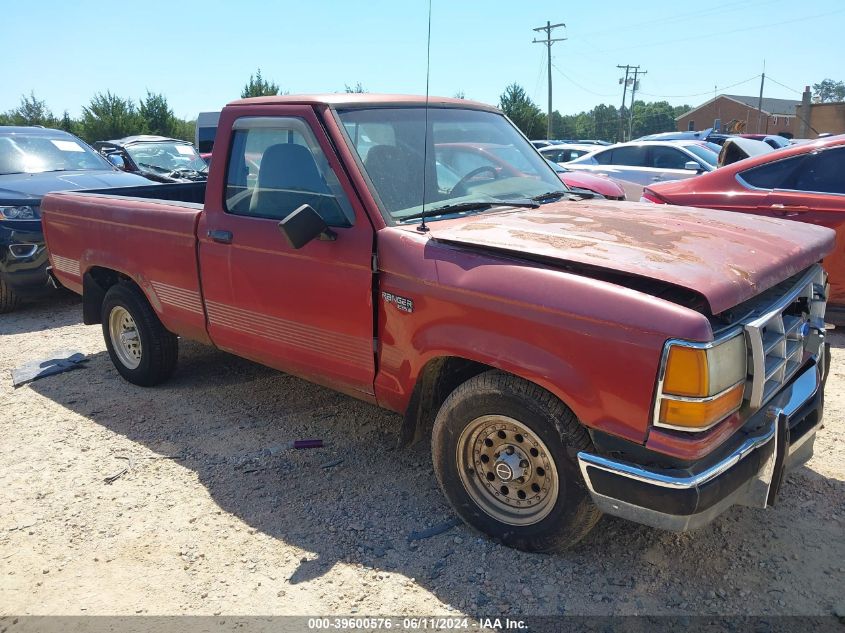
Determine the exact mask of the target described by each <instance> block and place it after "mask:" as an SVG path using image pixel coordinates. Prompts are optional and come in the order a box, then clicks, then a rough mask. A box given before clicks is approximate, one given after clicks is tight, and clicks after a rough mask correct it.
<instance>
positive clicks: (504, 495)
mask: <svg viewBox="0 0 845 633" xmlns="http://www.w3.org/2000/svg"><path fill="white" fill-rule="evenodd" d="M456 457H457V465H458V473H459V475H460V478H461V483H462V484H463V486H464V490H466V492H467V494H469V496H470V497H471V498H472V500H473V501H474V502H475V504H476V505H478V507H479V508H481V509H482V510H483V511H484V512H485V513H486V514H488V515H490V516H491V517H493V518H494V519H496V520H497V521H501V522H502V523H506V524H508V525H533V524H534V523H538V522H540V521H542V520H543V519H544V518H546V517H547V516H548V514H549V512H551V511H552V508H554V506H555V503H556V501H557V497H558V491H559V483H558V474H557V468H556V466H555V462H554V458H553V457H552V455H551V453H550V452H549V449H548V447H547V446H546V445H545V443H543V441H542V440H541V439H540V438H539V437H538V436H537V434H536V433H535V432H534V431H532V430H531V429H530V428H528V427H527V426H525V425H524V424H523V423H522V422H519V421H518V420H515V419H513V418H510V417H507V416H503V415H484V416H481V417H478V418H476V419H474V420H473V421H471V422H470V423H469V424H467V426H466V427H465V428H464V430H463V432H462V433H461V436H460V438H458V445H457V447H456ZM491 477H492V478H491Z"/></svg>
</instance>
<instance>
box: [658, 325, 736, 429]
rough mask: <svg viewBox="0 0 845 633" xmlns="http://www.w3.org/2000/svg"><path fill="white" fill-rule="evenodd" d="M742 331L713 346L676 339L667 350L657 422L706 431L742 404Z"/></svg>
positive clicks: (660, 424)
mask: <svg viewBox="0 0 845 633" xmlns="http://www.w3.org/2000/svg"><path fill="white" fill-rule="evenodd" d="M746 363H747V353H746V349H745V336H744V335H743V333H742V331H738V332H737V333H736V334H734V335H731V336H730V337H728V338H725V339H722V340H721V341H719V342H718V343H716V344H714V345H700V344H694V343H683V342H679V341H672V342H670V343H668V344H667V345H666V348H665V350H664V352H663V363H662V374H661V377H660V378H661V380H660V384H659V388H658V394H657V402H656V403H655V421H654V424H655V426H660V427H664V428H670V429H676V430H681V431H706V430H707V429H709V428H711V427H713V426H714V425H716V424H718V423H719V422H721V421H722V420H724V419H725V418H726V417H728V416H729V415H730V414H731V413H733V412H735V411H737V410H738V409H739V408H740V406H742V399H743V396H744V394H745V380H746V374H747V367H746Z"/></svg>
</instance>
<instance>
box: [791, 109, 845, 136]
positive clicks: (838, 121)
mask: <svg viewBox="0 0 845 633" xmlns="http://www.w3.org/2000/svg"><path fill="white" fill-rule="evenodd" d="M799 113H801V116H802V117H803V118H804V119H806V121H807V123H808V125H807V126H806V127H805V128H804V129H802V127H801V122H800V121H799V126H798V128H799V130H800V132H799V134H797V135H796V136H800V137H801V138H817V137H818V135H819V134H822V133H827V134H845V102H842V101H839V102H836V103H811V104H808V106H807V107H806V109H803V108H802V109H801V110H799ZM805 113H806V114H805Z"/></svg>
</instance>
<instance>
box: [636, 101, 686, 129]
mask: <svg viewBox="0 0 845 633" xmlns="http://www.w3.org/2000/svg"><path fill="white" fill-rule="evenodd" d="M675 116H676V115H675V108H673V107H672V106H671V105H669V102H668V101H653V102H650V103H646V102H644V101H637V102H636V103H635V104H634V129H633V138H639V137H640V136H645V135H646V134H657V133H659V132H671V131H674V130H675Z"/></svg>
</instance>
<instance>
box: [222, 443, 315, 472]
mask: <svg viewBox="0 0 845 633" xmlns="http://www.w3.org/2000/svg"><path fill="white" fill-rule="evenodd" d="M322 447H323V440H317V439H314V440H293V441H290V442H285V443H284V444H279V445H277V446H271V447H269V448H262V449H261V450H260V451H251V452H249V453H244V454H243V455H240V456H239V457H237V458H236V459H234V460H233V461H234V462H235V467H236V468H242V467H244V466H246V465H247V464H253V463H258V462H262V461H265V460H269V459H270V458H271V457H275V456H276V455H278V454H279V453H283V452H285V451H289V450H291V449H296V450H302V449H306V448H322Z"/></svg>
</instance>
